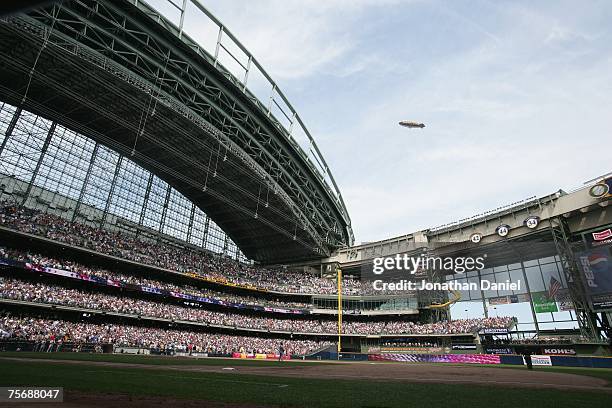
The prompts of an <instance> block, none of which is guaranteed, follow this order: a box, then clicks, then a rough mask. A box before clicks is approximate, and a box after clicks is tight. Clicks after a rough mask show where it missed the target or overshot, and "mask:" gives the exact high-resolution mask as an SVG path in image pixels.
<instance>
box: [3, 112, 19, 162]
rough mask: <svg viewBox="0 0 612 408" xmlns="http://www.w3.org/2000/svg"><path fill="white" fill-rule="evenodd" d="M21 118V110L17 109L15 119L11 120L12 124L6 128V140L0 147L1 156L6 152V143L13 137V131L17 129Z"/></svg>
mask: <svg viewBox="0 0 612 408" xmlns="http://www.w3.org/2000/svg"><path fill="white" fill-rule="evenodd" d="M19 116H21V108H17V109H16V110H15V113H14V114H13V117H12V118H11V122H10V123H9V125H8V127H7V128H6V132H4V135H5V136H4V140H3V141H2V144H1V145H0V154H2V152H3V151H4V147H5V146H6V142H7V141H8V139H9V137H10V136H12V135H13V130H14V129H15V125H17V121H18V120H19Z"/></svg>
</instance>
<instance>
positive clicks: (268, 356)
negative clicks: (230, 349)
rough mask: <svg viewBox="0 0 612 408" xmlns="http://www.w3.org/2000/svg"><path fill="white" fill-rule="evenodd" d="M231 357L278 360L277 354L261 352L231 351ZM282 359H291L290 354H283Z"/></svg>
mask: <svg viewBox="0 0 612 408" xmlns="http://www.w3.org/2000/svg"><path fill="white" fill-rule="evenodd" d="M232 358H241V359H251V358H252V359H257V360H266V359H267V360H278V354H272V353H271V354H263V353H238V352H234V353H232ZM283 360H291V356H290V355H286V354H285V355H284V356H283Z"/></svg>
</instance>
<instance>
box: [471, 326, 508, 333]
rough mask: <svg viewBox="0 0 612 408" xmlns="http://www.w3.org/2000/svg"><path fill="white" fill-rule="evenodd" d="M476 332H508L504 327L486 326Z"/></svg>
mask: <svg viewBox="0 0 612 408" xmlns="http://www.w3.org/2000/svg"><path fill="white" fill-rule="evenodd" d="M478 334H508V329H507V328H506V327H487V328H484V329H480V330H479V331H478Z"/></svg>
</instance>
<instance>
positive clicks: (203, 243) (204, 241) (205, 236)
mask: <svg viewBox="0 0 612 408" xmlns="http://www.w3.org/2000/svg"><path fill="white" fill-rule="evenodd" d="M209 225H210V218H209V217H208V215H206V221H205V222H204V234H203V235H202V248H204V249H206V240H207V239H208V226H209Z"/></svg>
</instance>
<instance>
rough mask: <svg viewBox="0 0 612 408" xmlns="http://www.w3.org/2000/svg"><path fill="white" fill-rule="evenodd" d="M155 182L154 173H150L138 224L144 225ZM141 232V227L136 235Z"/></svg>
mask: <svg viewBox="0 0 612 408" xmlns="http://www.w3.org/2000/svg"><path fill="white" fill-rule="evenodd" d="M152 184H153V173H149V180H148V181H147V189H146V190H145V195H144V201H143V202H142V210H141V211H140V217H139V218H138V225H139V226H141V227H142V223H143V222H144V217H145V214H146V212H147V207H148V204H149V196H150V195H151V185H152ZM138 234H140V229H139V230H138V231H137V232H136V236H138Z"/></svg>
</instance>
